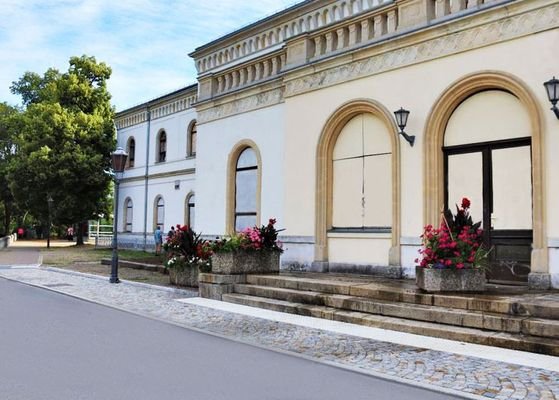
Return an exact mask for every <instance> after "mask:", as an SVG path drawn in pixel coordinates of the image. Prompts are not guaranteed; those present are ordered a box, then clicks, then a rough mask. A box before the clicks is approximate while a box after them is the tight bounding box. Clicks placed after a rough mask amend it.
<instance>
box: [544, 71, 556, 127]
mask: <svg viewBox="0 0 559 400" xmlns="http://www.w3.org/2000/svg"><path fill="white" fill-rule="evenodd" d="M543 85H544V86H545V90H546V92H547V97H548V99H549V101H550V102H551V105H552V107H551V110H552V111H553V112H554V113H555V116H556V117H557V118H558V119H559V108H557V102H558V101H559V79H557V78H555V77H553V79H550V80H549V81H547V82H544V84H543Z"/></svg>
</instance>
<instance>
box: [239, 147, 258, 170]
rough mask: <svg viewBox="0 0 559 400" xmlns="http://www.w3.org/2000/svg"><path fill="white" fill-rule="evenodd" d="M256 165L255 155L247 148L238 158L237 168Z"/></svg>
mask: <svg viewBox="0 0 559 400" xmlns="http://www.w3.org/2000/svg"><path fill="white" fill-rule="evenodd" d="M257 165H258V162H257V160H256V153H255V152H254V150H252V149H251V148H250V147H247V148H246V149H245V150H243V152H242V153H241V155H240V156H239V160H238V161H237V168H247V167H256V166H257Z"/></svg>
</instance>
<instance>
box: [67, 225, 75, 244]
mask: <svg viewBox="0 0 559 400" xmlns="http://www.w3.org/2000/svg"><path fill="white" fill-rule="evenodd" d="M66 238H67V239H68V241H70V242H72V241H74V228H73V227H71V226H69V227H68V229H67V230H66Z"/></svg>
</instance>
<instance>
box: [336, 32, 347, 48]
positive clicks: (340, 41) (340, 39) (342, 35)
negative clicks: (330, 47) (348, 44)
mask: <svg viewBox="0 0 559 400" xmlns="http://www.w3.org/2000/svg"><path fill="white" fill-rule="evenodd" d="M336 35H337V36H338V43H337V45H336V50H341V49H343V48H344V47H345V38H346V35H345V29H344V28H340V29H337V30H336Z"/></svg>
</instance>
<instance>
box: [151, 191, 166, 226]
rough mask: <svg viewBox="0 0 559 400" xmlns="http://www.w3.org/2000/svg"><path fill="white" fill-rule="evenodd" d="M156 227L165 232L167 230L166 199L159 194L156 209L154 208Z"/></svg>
mask: <svg viewBox="0 0 559 400" xmlns="http://www.w3.org/2000/svg"><path fill="white" fill-rule="evenodd" d="M154 211H155V212H154V218H153V221H154V227H153V228H154V229H155V228H157V227H160V228H161V230H162V231H163V232H165V201H163V197H161V196H157V198H156V199H155V210H154Z"/></svg>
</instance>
